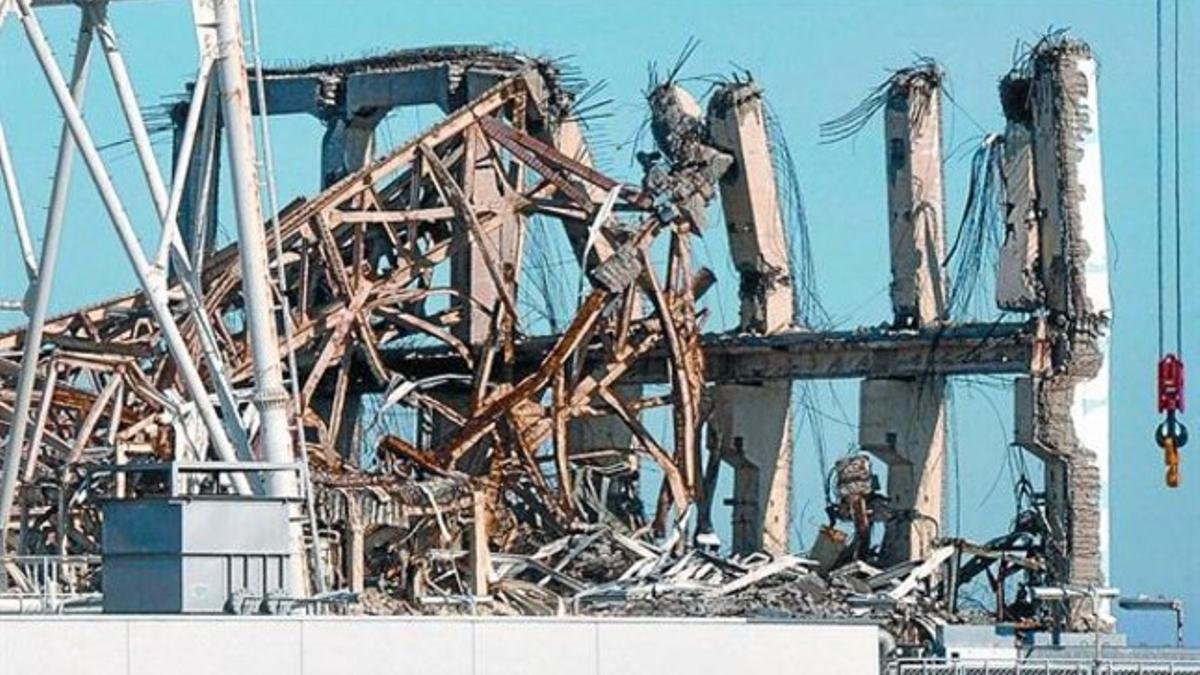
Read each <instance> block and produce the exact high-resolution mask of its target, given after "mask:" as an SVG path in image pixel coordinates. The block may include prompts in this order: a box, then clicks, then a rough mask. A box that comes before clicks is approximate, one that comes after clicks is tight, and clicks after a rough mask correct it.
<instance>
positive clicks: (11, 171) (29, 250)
mask: <svg viewBox="0 0 1200 675" xmlns="http://www.w3.org/2000/svg"><path fill="white" fill-rule="evenodd" d="M0 11H3V10H0ZM0 176H3V177H4V189H5V191H6V192H8V207H9V209H10V210H11V211H12V218H13V226H14V227H15V228H16V229H17V241H18V242H19V243H20V246H21V259H22V260H24V261H25V277H26V278H27V279H28V280H29V281H33V280H34V279H35V278H37V256H35V255H34V253H33V241H32V240H31V239H30V238H29V224H28V223H27V222H26V220H25V205H24V204H23V203H22V202H21V188H20V186H19V185H17V171H16V167H14V166H13V161H12V155H10V154H9V152H8V138H7V137H5V135H4V124H3V123H0Z"/></svg>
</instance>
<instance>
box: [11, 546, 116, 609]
mask: <svg viewBox="0 0 1200 675" xmlns="http://www.w3.org/2000/svg"><path fill="white" fill-rule="evenodd" d="M100 563H101V561H100V556H93V555H73V556H58V555H17V556H2V557H0V567H2V568H3V569H4V571H5V574H4V575H0V578H3V577H7V580H8V583H7V587H0V614H47V613H60V612H63V611H65V610H66V609H68V608H71V607H82V606H86V605H88V604H91V603H94V602H95V601H97V600H98V599H99V598H100V593H99V592H96V591H94V590H91V589H92V586H93V584H94V579H95V577H96V575H97V574H98V572H99V570H100Z"/></svg>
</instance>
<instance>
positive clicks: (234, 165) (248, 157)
mask: <svg viewBox="0 0 1200 675" xmlns="http://www.w3.org/2000/svg"><path fill="white" fill-rule="evenodd" d="M216 20H217V43H218V46H217V49H218V55H219V56H218V58H219V61H220V63H219V71H218V72H219V75H220V86H221V109H222V113H223V115H224V121H225V127H226V133H227V134H228V139H229V141H228V142H229V173H230V176H231V178H232V181H233V197H234V209H235V212H236V213H237V221H238V238H239V241H238V247H239V250H240V251H241V256H240V258H241V267H242V297H243V299H244V307H245V314H246V327H247V333H248V334H249V336H250V350H251V356H252V359H253V362H254V403H255V405H256V406H257V407H258V411H259V416H260V418H261V419H262V447H263V454H264V455H265V456H266V459H267V461H269V462H280V463H290V462H295V461H296V456H295V453H294V452H293V449H292V438H291V433H290V432H289V430H288V403H289V401H290V397H289V396H288V393H287V390H286V389H284V387H283V370H282V367H281V364H280V358H279V338H278V336H277V334H276V331H275V317H274V315H273V314H274V313H273V311H272V306H271V289H270V270H269V268H268V265H267V242H266V235H265V232H264V227H263V220H262V201H261V200H262V198H261V195H260V194H259V185H258V167H257V164H256V159H257V157H256V153H255V149H254V128H253V121H252V118H251V114H250V85H249V81H248V80H247V76H246V55H245V52H244V48H243V45H242V25H241V7H240V5H239V4H238V1H237V0H216ZM279 264H280V265H282V264H283V261H282V260H280V261H279ZM267 494H269V495H271V496H275V497H285V498H293V499H294V498H297V497H300V496H301V495H300V491H299V483H298V480H297V476H296V475H295V474H293V473H290V472H281V471H276V472H272V473H271V474H270V475H269V476H268V482H267ZM313 536H314V537H315V536H316V533H315V532H314V533H313ZM291 539H292V541H291V549H292V555H291V556H290V559H289V564H288V576H289V580H290V587H291V591H292V592H293V593H297V594H302V595H307V591H308V584H307V583H306V581H305V565H304V533H303V530H302V529H301V526H300V522H299V520H298V519H297V518H292V523H291Z"/></svg>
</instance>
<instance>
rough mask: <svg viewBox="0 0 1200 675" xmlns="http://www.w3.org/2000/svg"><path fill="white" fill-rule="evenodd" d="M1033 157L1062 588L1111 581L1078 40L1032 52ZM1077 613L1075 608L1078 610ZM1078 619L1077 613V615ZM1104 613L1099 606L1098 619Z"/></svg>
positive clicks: (1098, 276)
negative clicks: (1047, 318) (1049, 347)
mask: <svg viewBox="0 0 1200 675" xmlns="http://www.w3.org/2000/svg"><path fill="white" fill-rule="evenodd" d="M1032 71H1033V90H1032V93H1031V101H1032V112H1033V122H1034V138H1035V144H1034V158H1035V171H1036V176H1037V186H1038V194H1039V197H1040V200H1041V203H1042V209H1041V215H1042V219H1043V220H1042V223H1041V245H1040V248H1041V260H1042V283H1043V285H1044V287H1045V290H1046V303H1047V305H1048V309H1049V310H1050V313H1051V339H1052V341H1053V366H1054V374H1052V375H1051V376H1050V377H1047V378H1045V379H1042V380H1040V381H1036V382H1035V385H1036V387H1037V393H1036V396H1035V397H1034V399H1035V401H1036V405H1037V415H1036V419H1037V423H1038V424H1039V427H1038V429H1037V430H1036V437H1037V442H1038V445H1039V446H1041V447H1042V448H1043V449H1045V448H1050V449H1051V450H1052V452H1051V454H1053V455H1055V456H1056V457H1057V460H1056V461H1050V462H1048V463H1047V466H1048V468H1047V472H1046V483H1047V493H1048V495H1049V496H1050V497H1051V504H1052V507H1053V508H1052V511H1053V513H1054V519H1055V520H1057V521H1059V522H1060V523H1061V524H1062V525H1063V527H1064V532H1063V538H1062V542H1061V543H1062V548H1063V549H1064V550H1063V555H1062V557H1061V558H1060V559H1059V560H1057V561H1055V563H1054V564H1056V565H1057V566H1058V568H1059V572H1060V573H1061V574H1063V576H1061V577H1060V578H1061V579H1063V580H1064V581H1066V582H1069V583H1078V584H1084V585H1086V584H1102V583H1104V582H1105V580H1106V579H1107V578H1108V574H1107V560H1108V555H1107V550H1108V539H1109V537H1108V515H1107V514H1108V461H1109V460H1108V456H1109V417H1108V397H1109V372H1108V335H1107V333H1108V323H1109V320H1110V312H1111V298H1110V295H1109V280H1108V260H1107V246H1106V245H1107V238H1106V236H1107V234H1106V229H1107V228H1106V222H1105V213H1104V193H1103V177H1102V173H1101V158H1100V144H1099V125H1098V118H1097V114H1098V110H1099V108H1098V101H1097V90H1096V75H1097V71H1096V62H1095V60H1094V59H1093V58H1092V55H1091V50H1090V48H1089V47H1088V46H1087V45H1086V44H1084V43H1082V42H1080V41H1077V40H1072V39H1068V38H1052V39H1047V40H1045V41H1043V42H1042V43H1041V44H1039V45H1038V46H1037V47H1036V48H1035V50H1034V53H1033V55H1032ZM1080 609H1082V608H1080ZM1076 614H1078V609H1077V610H1076ZM1106 614H1107V611H1106V610H1102V618H1103V616H1104V615H1106Z"/></svg>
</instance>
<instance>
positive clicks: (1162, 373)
mask: <svg viewBox="0 0 1200 675" xmlns="http://www.w3.org/2000/svg"><path fill="white" fill-rule="evenodd" d="M1162 19H1163V17H1162V0H1156V3H1155V48H1156V58H1155V85H1156V89H1157V91H1156V101H1155V103H1156V106H1155V111H1156V119H1155V169H1156V173H1155V216H1156V217H1155V233H1156V241H1157V247H1158V260H1157V267H1158V355H1159V361H1158V411H1159V412H1160V413H1163V414H1165V415H1166V418H1165V419H1164V420H1163V422H1162V423H1161V424H1159V425H1158V428H1157V429H1156V430H1155V433H1154V437H1155V441H1156V442H1157V443H1158V445H1159V447H1161V448H1162V449H1163V460H1164V463H1165V464H1166V466H1167V474H1166V483H1167V487H1171V488H1175V487H1179V450H1180V448H1182V447H1183V446H1184V445H1186V444H1187V439H1188V432H1187V427H1186V426H1184V425H1183V423H1182V422H1180V421H1179V419H1178V415H1179V414H1180V413H1182V412H1183V410H1184V379H1183V372H1184V371H1183V282H1182V277H1183V274H1182V273H1183V265H1182V258H1183V256H1182V251H1183V248H1182V244H1183V241H1182V232H1181V226H1180V217H1179V216H1180V171H1179V169H1180V158H1179V1H1178V0H1175V4H1174V23H1173V31H1174V32H1173V35H1172V38H1173V44H1172V50H1173V51H1172V58H1173V63H1172V65H1173V71H1172V76H1173V82H1172V94H1173V97H1174V99H1173V107H1172V114H1173V128H1172V132H1173V133H1172V144H1173V147H1172V152H1173V161H1174V167H1173V176H1172V178H1173V179H1174V194H1173V198H1174V202H1173V207H1174V209H1173V213H1172V215H1173V227H1174V230H1175V231H1174V235H1175V237H1174V239H1175V242H1174V244H1175V269H1174V274H1175V279H1174V281H1175V284H1174V285H1175V306H1174V312H1175V351H1174V352H1173V353H1168V352H1167V351H1166V311H1165V309H1166V307H1165V305H1166V303H1165V302H1164V299H1165V283H1164V268H1165V267H1166V266H1165V265H1164V249H1163V242H1164V237H1163V21H1162Z"/></svg>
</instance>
